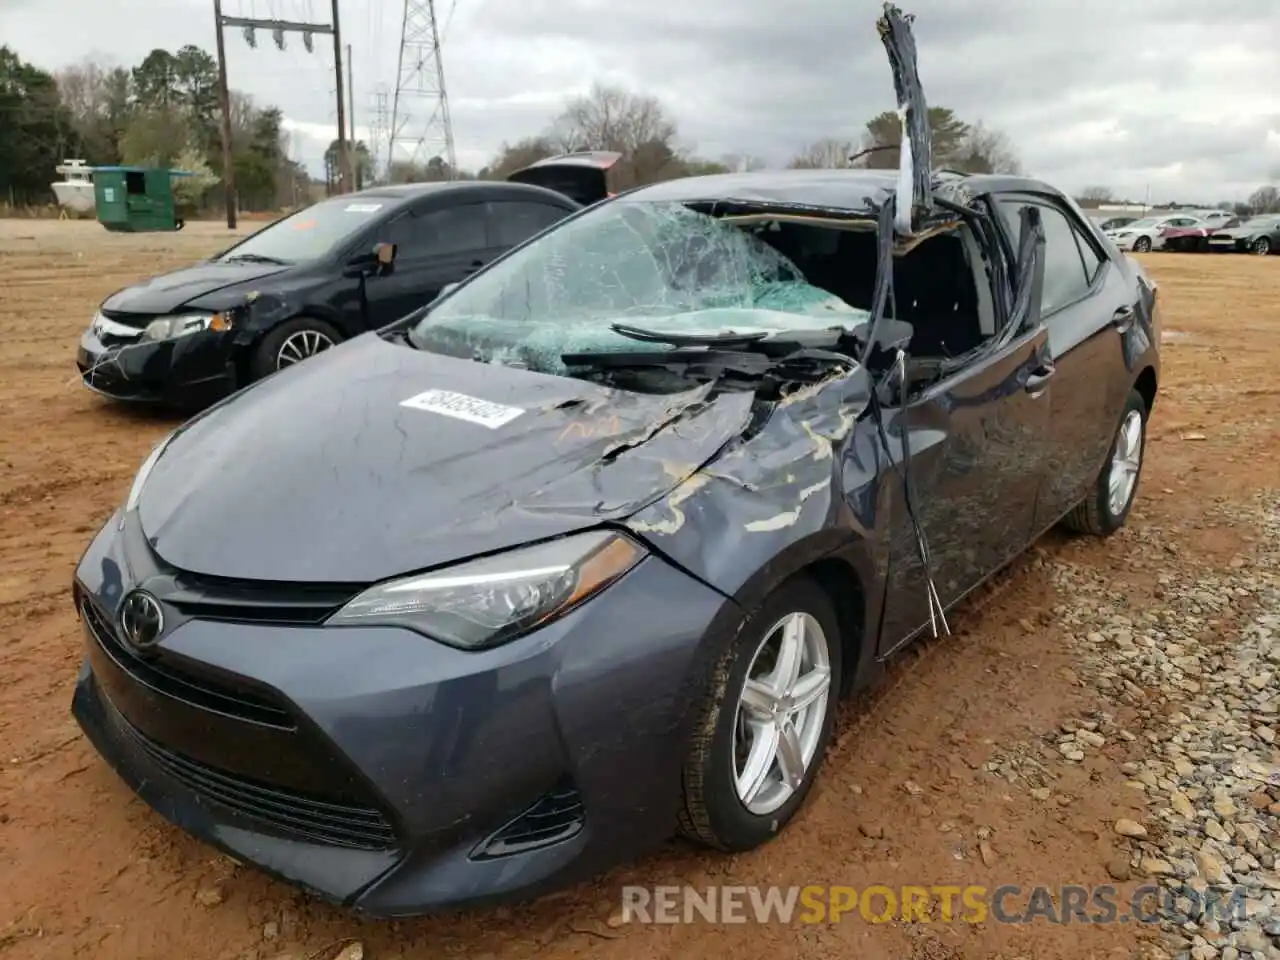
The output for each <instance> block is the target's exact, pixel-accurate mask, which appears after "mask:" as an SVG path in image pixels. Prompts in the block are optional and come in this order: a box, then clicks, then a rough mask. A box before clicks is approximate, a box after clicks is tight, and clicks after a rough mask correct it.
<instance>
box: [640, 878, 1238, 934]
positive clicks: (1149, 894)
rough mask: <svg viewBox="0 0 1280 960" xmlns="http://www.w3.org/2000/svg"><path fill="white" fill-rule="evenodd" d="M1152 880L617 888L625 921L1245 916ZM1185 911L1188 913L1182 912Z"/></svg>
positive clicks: (1233, 897)
mask: <svg viewBox="0 0 1280 960" xmlns="http://www.w3.org/2000/svg"><path fill="white" fill-rule="evenodd" d="M1179 896H1180V897H1181V898H1183V899H1186V900H1188V901H1189V902H1190V904H1191V908H1190V910H1188V909H1186V905H1185V904H1184V905H1183V906H1181V907H1179V905H1178V898H1175V896H1174V894H1173V893H1172V892H1171V891H1169V890H1167V889H1165V888H1163V887H1160V886H1158V885H1156V884H1149V885H1146V886H1141V887H1138V888H1137V889H1136V890H1134V891H1133V893H1132V894H1127V895H1126V894H1122V893H1121V892H1120V891H1118V890H1117V889H1116V888H1115V887H1114V886H1110V885H1102V886H1092V887H1091V886H1082V885H1073V884H1067V885H1063V886H1058V887H1048V886H1035V887H1022V886H1017V885H1013V884H1009V885H1004V886H999V887H995V888H991V889H989V888H987V887H979V886H960V885H956V886H943V885H934V886H928V887H925V886H898V887H888V886H880V885H876V886H869V887H863V888H861V889H859V888H857V887H848V886H828V885H818V884H813V885H809V886H804V887H799V886H795V887H760V886H721V887H707V888H702V889H695V888H693V887H678V886H665V887H664V886H659V887H635V886H628V887H623V888H622V916H621V919H622V922H623V923H668V924H674V923H781V924H787V923H839V922H842V921H845V920H853V919H857V920H862V921H865V922H867V923H888V922H890V921H902V922H905V923H953V922H961V923H989V922H994V923H1035V922H1041V923H1056V924H1067V923H1086V924H1100V923H1101V924H1105V923H1159V922H1160V921H1162V920H1172V921H1175V922H1180V921H1185V920H1191V919H1195V918H1196V917H1200V918H1201V920H1203V918H1205V917H1213V918H1217V919H1220V920H1226V921H1229V920H1232V919H1243V918H1244V915H1245V891H1244V889H1243V888H1237V889H1235V890H1232V891H1230V892H1216V891H1212V890H1210V891H1206V893H1205V894H1204V895H1203V896H1200V897H1197V896H1195V894H1194V892H1191V891H1184V892H1183V893H1181V894H1180V895H1179ZM1183 914H1186V916H1183Z"/></svg>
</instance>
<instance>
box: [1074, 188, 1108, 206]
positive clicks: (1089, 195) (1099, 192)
mask: <svg viewBox="0 0 1280 960" xmlns="http://www.w3.org/2000/svg"><path fill="white" fill-rule="evenodd" d="M1115 198H1116V195H1115V192H1114V191H1113V190H1112V189H1111V188H1110V187H1104V186H1098V185H1094V186H1092V187H1085V188H1084V189H1083V190H1081V191H1080V196H1079V197H1077V198H1076V199H1078V200H1079V201H1080V202H1081V203H1084V204H1090V203H1094V204H1097V203H1111V202H1112V201H1113V200H1115Z"/></svg>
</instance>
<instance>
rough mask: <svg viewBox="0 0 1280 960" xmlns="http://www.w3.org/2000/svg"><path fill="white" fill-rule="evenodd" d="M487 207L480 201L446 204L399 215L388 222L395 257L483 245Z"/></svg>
mask: <svg viewBox="0 0 1280 960" xmlns="http://www.w3.org/2000/svg"><path fill="white" fill-rule="evenodd" d="M485 215H486V211H485V205H484V204H483V203H469V204H465V205H463V206H458V207H445V208H444V209H443V210H431V211H429V212H427V213H413V214H407V215H405V216H402V217H400V218H399V219H397V220H396V221H395V222H394V223H393V224H392V225H391V237H390V240H391V242H392V243H394V244H396V245H397V247H398V248H399V249H397V251H396V256H397V257H439V256H447V255H448V254H451V253H472V252H474V251H478V250H483V249H485V248H486V247H487V246H488V245H489V243H488V239H487V237H486V224H485V219H486V216H485Z"/></svg>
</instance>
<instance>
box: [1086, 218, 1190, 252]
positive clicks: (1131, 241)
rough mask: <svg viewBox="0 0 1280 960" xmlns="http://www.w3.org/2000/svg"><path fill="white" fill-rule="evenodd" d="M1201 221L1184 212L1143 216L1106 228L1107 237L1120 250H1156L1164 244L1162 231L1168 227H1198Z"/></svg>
mask: <svg viewBox="0 0 1280 960" xmlns="http://www.w3.org/2000/svg"><path fill="white" fill-rule="evenodd" d="M1201 225H1202V224H1201V222H1200V221H1199V220H1197V219H1196V218H1195V217H1191V216H1187V215H1186V214H1184V213H1170V214H1164V215H1161V216H1155V217H1143V218H1142V219H1141V220H1135V221H1133V223H1127V224H1125V225H1124V226H1123V227H1120V228H1119V229H1118V230H1108V231H1107V232H1106V234H1107V237H1108V238H1109V239H1110V240H1111V242H1112V243H1114V244H1115V245H1116V246H1117V247H1119V248H1120V249H1121V250H1132V251H1134V252H1135V253H1146V252H1147V251H1149V250H1158V249H1160V248H1161V247H1162V246H1163V244H1164V238H1163V236H1162V234H1163V232H1164V231H1165V230H1166V229H1167V228H1169V227H1198V226H1201Z"/></svg>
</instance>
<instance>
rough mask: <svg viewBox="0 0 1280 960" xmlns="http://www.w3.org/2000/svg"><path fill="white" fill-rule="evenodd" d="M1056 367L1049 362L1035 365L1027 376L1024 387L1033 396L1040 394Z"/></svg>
mask: <svg viewBox="0 0 1280 960" xmlns="http://www.w3.org/2000/svg"><path fill="white" fill-rule="evenodd" d="M1056 369H1057V368H1056V367H1055V366H1054V365H1053V364H1051V363H1045V364H1041V365H1040V366H1038V367H1036V368H1035V369H1034V370H1032V371H1031V374H1030V375H1029V376H1028V377H1027V382H1026V385H1025V388H1024V389H1026V391H1027V393H1029V394H1031V396H1033V397H1038V396H1040V394H1042V393H1044V390H1045V387H1047V386H1048V385H1049V378H1050V377H1052V376H1053V373H1054V371H1055V370H1056Z"/></svg>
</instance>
